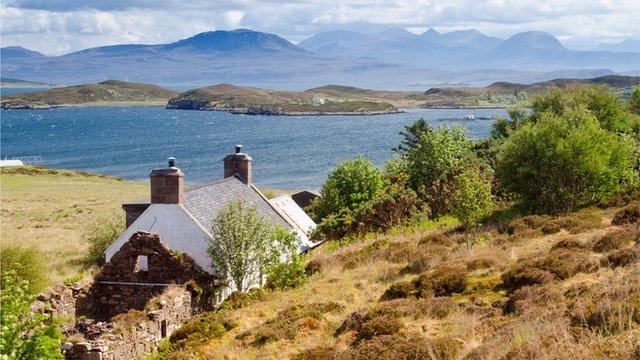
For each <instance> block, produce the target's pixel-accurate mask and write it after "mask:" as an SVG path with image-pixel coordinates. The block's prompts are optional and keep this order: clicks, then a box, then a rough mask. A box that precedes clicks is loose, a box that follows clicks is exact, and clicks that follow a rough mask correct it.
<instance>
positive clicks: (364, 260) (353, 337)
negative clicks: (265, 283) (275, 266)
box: [162, 209, 640, 360]
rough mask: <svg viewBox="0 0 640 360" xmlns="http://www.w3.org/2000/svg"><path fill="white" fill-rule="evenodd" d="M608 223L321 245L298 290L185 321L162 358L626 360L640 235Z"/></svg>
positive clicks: (637, 291) (632, 351)
mask: <svg viewBox="0 0 640 360" xmlns="http://www.w3.org/2000/svg"><path fill="white" fill-rule="evenodd" d="M639 210H640V209H639ZM617 211H618V210H617V209H608V210H601V209H591V210H583V211H581V212H579V213H575V214H570V215H567V216H564V217H559V218H550V217H544V216H530V217H526V218H522V219H515V220H512V221H511V222H509V223H507V224H503V225H500V226H499V225H498V224H496V225H494V226H493V227H490V228H485V229H483V230H481V231H480V232H477V233H473V232H469V233H464V232H461V231H459V230H456V228H455V227H452V226H444V227H442V226H441V227H437V226H436V228H434V226H435V225H437V223H424V224H421V225H417V226H414V227H412V228H404V229H398V231H394V232H393V233H392V234H389V235H371V236H368V237H366V238H365V239H363V240H362V241H356V242H352V243H347V245H342V244H341V243H335V242H334V243H327V244H325V245H324V246H322V247H320V248H319V249H317V250H315V251H313V252H312V254H311V255H310V260H309V264H310V265H308V266H307V270H308V271H309V272H310V273H311V272H314V271H315V273H314V274H313V275H311V277H310V278H309V280H308V282H307V283H306V284H305V285H303V286H302V287H300V288H298V289H295V290H289V291H272V292H262V293H260V292H256V293H253V294H251V295H249V296H248V297H246V298H242V297H241V298H236V299H235V300H232V301H230V302H228V303H227V304H226V305H223V307H224V309H223V310H221V311H217V312H213V313H206V314H204V315H201V316H198V317H196V318H195V319H192V320H191V321H189V322H188V323H187V324H186V325H185V326H183V329H182V330H181V332H180V334H179V339H180V340H177V337H173V338H172V341H173V342H172V345H171V347H168V349H169V350H166V349H167V348H165V351H164V355H165V356H167V357H162V359H186V358H208V359H289V358H294V359H299V360H302V359H307V360H311V359H317V360H319V359H368V360H373V359H380V360H382V359H407V360H408V359H532V358H536V359H551V358H553V359H575V358H580V359H633V358H634V356H637V355H638V354H639V352H640V344H638V342H637V340H638V339H639V338H640V317H638V314H639V313H640V263H639V262H638V261H639V260H640V227H638V226H639V224H638V223H637V221H638V219H635V220H633V219H631V220H629V221H630V223H618V225H612V224H611V221H612V218H613V217H614V216H615V214H616V213H617ZM634 221H635V223H634ZM343 244H344V242H343ZM221 324H224V327H223V326H222V325H221ZM229 328H230V330H225V329H229ZM213 329H220V330H215V331H214V330H213Z"/></svg>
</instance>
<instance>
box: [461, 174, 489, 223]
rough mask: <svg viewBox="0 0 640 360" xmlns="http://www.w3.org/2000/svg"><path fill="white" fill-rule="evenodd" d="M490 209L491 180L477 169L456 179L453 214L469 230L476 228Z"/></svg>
mask: <svg viewBox="0 0 640 360" xmlns="http://www.w3.org/2000/svg"><path fill="white" fill-rule="evenodd" d="M492 208H493V198H492V195H491V178H490V177H489V176H487V175H486V174H482V173H481V172H480V171H479V170H478V169H472V170H468V171H465V172H463V173H462V174H461V175H460V176H459V177H458V189H457V192H456V194H455V199H454V204H453V214H454V215H455V216H456V217H457V218H458V219H459V220H460V221H461V222H462V224H463V225H464V226H465V227H467V228H470V227H475V226H477V225H478V222H479V221H480V219H482V218H483V217H484V216H486V215H487V214H488V213H489V211H491V209H492Z"/></svg>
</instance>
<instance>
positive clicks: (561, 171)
mask: <svg viewBox="0 0 640 360" xmlns="http://www.w3.org/2000/svg"><path fill="white" fill-rule="evenodd" d="M634 151H635V150H634V144H633V142H632V141H631V140H630V139H629V138H626V137H621V136H618V135H616V134H613V133H611V132H608V131H606V130H603V129H602V128H601V127H600V126H599V124H598V122H597V120H596V119H595V118H594V117H593V116H592V115H590V114H589V113H588V112H586V111H579V110H576V111H574V112H570V113H563V115H562V116H558V115H555V114H552V113H543V114H541V115H540V116H539V118H538V120H537V122H535V123H527V124H525V125H522V126H521V127H520V128H518V130H516V131H514V132H513V133H512V134H511V136H510V137H509V139H508V140H507V141H506V143H505V144H504V146H503V148H502V151H501V153H500V156H499V159H498V166H497V169H496V175H497V177H498V179H499V181H500V184H501V185H502V186H503V187H504V189H505V190H507V191H508V192H511V193H513V194H515V195H516V196H517V197H518V198H519V200H520V201H521V202H522V204H523V205H524V206H526V207H528V208H529V209H531V210H533V211H539V212H549V213H558V212H564V211H569V210H573V209H576V208H579V207H582V206H585V205H588V204H593V203H596V202H598V201H601V200H603V199H607V198H609V197H611V196H612V195H614V194H616V193H618V192H620V191H623V190H624V189H625V187H626V186H631V185H632V184H634V183H635V182H636V181H637V174H636V173H635V172H634V169H633V164H634V156H635V155H634Z"/></svg>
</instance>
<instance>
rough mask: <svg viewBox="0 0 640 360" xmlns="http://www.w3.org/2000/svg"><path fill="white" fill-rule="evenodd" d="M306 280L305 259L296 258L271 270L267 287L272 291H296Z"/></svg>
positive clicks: (272, 267)
mask: <svg viewBox="0 0 640 360" xmlns="http://www.w3.org/2000/svg"><path fill="white" fill-rule="evenodd" d="M306 280H307V276H306V272H305V266H304V259H303V258H302V257H301V256H294V257H293V259H292V260H291V261H290V262H282V263H276V264H274V265H272V266H271V267H270V268H269V273H268V275H267V283H266V285H265V286H266V287H267V289H272V290H286V289H294V288H297V287H299V286H302V284H304V283H305V281H306Z"/></svg>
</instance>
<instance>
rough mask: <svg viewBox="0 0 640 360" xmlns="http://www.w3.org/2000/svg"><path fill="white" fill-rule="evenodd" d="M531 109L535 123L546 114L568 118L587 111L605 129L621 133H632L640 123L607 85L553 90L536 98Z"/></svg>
mask: <svg viewBox="0 0 640 360" xmlns="http://www.w3.org/2000/svg"><path fill="white" fill-rule="evenodd" d="M531 107H532V110H533V111H532V116H531V118H532V120H533V121H540V120H541V119H542V118H544V116H545V114H546V113H551V114H554V115H556V116H568V115H571V114H572V113H573V112H575V111H576V110H581V109H585V110H586V111H588V112H589V113H590V114H592V115H593V117H594V118H595V119H596V120H597V121H598V123H599V125H600V126H601V127H602V128H603V129H605V130H607V131H611V132H617V133H630V132H632V131H633V130H634V129H635V127H636V122H637V120H636V119H635V118H634V117H633V116H632V115H630V114H629V113H628V112H627V111H625V106H624V104H623V103H622V101H620V98H619V97H618V95H617V94H616V93H615V92H613V91H612V90H611V89H609V88H607V87H606V86H603V85H595V86H579V87H569V88H564V89H553V90H550V91H547V92H546V93H544V94H541V95H538V96H536V97H535V99H534V100H533V102H532V106H531Z"/></svg>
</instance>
